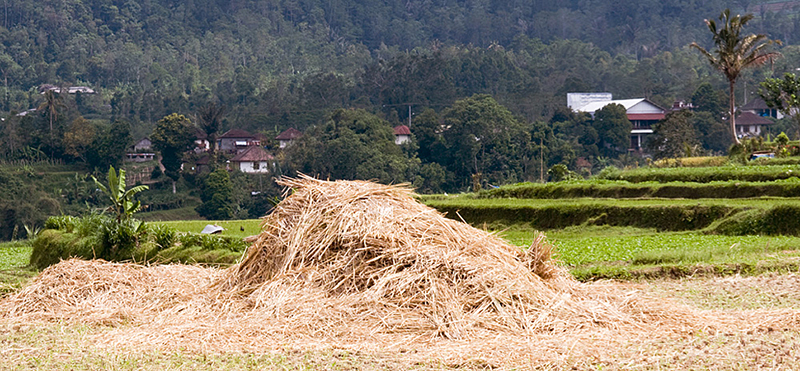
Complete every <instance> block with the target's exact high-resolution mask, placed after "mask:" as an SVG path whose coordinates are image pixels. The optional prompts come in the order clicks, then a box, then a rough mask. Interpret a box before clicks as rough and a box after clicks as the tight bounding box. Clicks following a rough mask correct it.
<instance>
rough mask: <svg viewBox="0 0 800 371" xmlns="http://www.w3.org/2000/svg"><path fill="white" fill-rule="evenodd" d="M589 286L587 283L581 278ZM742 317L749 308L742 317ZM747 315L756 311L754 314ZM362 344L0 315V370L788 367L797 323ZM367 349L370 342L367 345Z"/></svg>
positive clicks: (689, 283)
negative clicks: (167, 337)
mask: <svg viewBox="0 0 800 371" xmlns="http://www.w3.org/2000/svg"><path fill="white" fill-rule="evenodd" d="M599 284H600V285H613V286H617V287H618V288H619V289H620V290H624V291H627V292H635V293H636V295H641V296H648V297H652V298H656V299H658V300H663V301H669V302H673V303H674V305H676V306H680V305H686V306H689V307H693V308H697V309H698V310H701V311H705V312H708V313H714V314H716V315H722V316H728V317H731V318H734V319H735V318H736V317H737V316H742V315H745V314H747V313H752V311H765V310H766V311H775V310H782V309H790V308H798V307H800V290H798V288H800V277H799V276H797V275H793V274H780V275H779V274H767V275H762V276H757V277H703V278H698V279H693V278H687V279H683V280H658V281H651V282H640V283H599ZM589 285H590V286H589V287H591V285H595V284H589ZM751 318H752V317H751ZM755 318H758V317H757V316H756V317H755ZM407 340H408V339H407V338H405V337H404V336H398V337H397V341H398V343H397V344H396V345H388V346H378V347H363V346H356V347H353V346H352V345H346V344H339V343H338V342H337V341H336V339H317V340H308V341H307V342H306V341H303V340H299V341H298V340H297V339H295V341H290V340H289V339H288V338H287V339H282V338H280V337H278V338H276V337H269V336H268V337H262V338H253V339H246V338H240V339H228V340H227V341H226V343H225V344H224V345H223V346H220V347H218V348H217V347H209V346H207V347H202V346H201V347H198V346H197V345H198V344H196V343H193V342H192V341H191V340H190V339H187V340H186V343H185V344H183V345H182V346H177V347H176V346H174V345H170V346H164V345H159V344H153V343H149V342H148V340H147V338H143V337H142V333H141V329H140V328H137V325H135V324H126V323H124V322H123V323H119V324H114V325H108V324H106V325H104V324H80V323H66V322H62V323H59V322H47V321H45V322H30V323H26V324H20V323H14V324H12V323H9V322H7V321H0V353H2V357H0V369H3V370H12V369H54V370H100V369H114V370H139V369H169V370H176V369H179V370H195V369H226V370H244V369H279V370H307V369H325V370H405V369H418V370H439V369H469V370H473V369H475V370H481V369H520V370H523V369H586V370H598V369H602V370H617V369H636V370H659V369H674V370H678V369H714V370H728V369H730V370H755V369H771V370H779V369H786V370H794V369H798V367H800V361H799V359H800V332H799V331H798V327H797V326H795V325H792V326H785V327H778V326H776V327H771V326H763V327H759V326H757V323H752V322H745V321H742V322H740V323H739V325H738V326H737V325H736V323H735V322H734V323H733V324H732V325H731V327H730V328H718V329H705V330H698V331H686V332H683V333H670V332H648V331H614V330H610V329H601V328H595V329H591V330H576V331H571V332H564V333H557V334H553V333H547V332H542V333H534V334H520V335H519V336H513V335H509V334H504V335H503V336H500V337H498V338H494V339H464V340H450V339H445V338H432V339H424V340H423V341H419V340H417V341H414V344H413V345H411V344H408V343H405V342H407ZM370 348H371V349H370Z"/></svg>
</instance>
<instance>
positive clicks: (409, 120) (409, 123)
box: [408, 104, 411, 128]
mask: <svg viewBox="0 0 800 371" xmlns="http://www.w3.org/2000/svg"><path fill="white" fill-rule="evenodd" d="M408 127H409V128H411V105H410V104H409V105H408Z"/></svg>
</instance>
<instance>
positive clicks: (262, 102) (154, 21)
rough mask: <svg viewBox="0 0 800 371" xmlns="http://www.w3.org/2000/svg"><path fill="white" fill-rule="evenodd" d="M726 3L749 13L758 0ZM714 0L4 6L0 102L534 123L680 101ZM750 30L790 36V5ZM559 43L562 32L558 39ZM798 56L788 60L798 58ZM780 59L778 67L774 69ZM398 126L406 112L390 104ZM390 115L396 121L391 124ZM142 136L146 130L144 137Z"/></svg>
mask: <svg viewBox="0 0 800 371" xmlns="http://www.w3.org/2000/svg"><path fill="white" fill-rule="evenodd" d="M739 3H740V4H736V6H739V7H744V6H747V7H749V9H751V10H752V9H757V8H756V7H755V6H754V4H755V3H756V2H754V1H741V2H739ZM726 6H730V5H729V4H728V3H726V2H723V1H687V2H681V3H679V4H673V3H672V2H660V1H613V2H612V1H574V0H573V1H561V2H547V1H532V2H531V1H488V0H484V1H460V0H458V1H457V0H444V1H435V2H409V1H395V0H390V1H365V0H329V1H319V0H303V1H296V0H274V1H270V0H251V1H245V0H230V1H211V0H207V1H203V0H189V1H170V0H86V1H78V0H59V1H51V2H46V3H42V2H38V1H34V0H15V1H7V0H6V1H4V2H3V4H2V14H1V15H0V16H2V26H3V27H2V28H0V44H2V48H1V49H0V75H2V76H1V77H2V79H3V80H2V83H3V85H4V88H5V89H6V91H7V94H5V99H4V100H3V104H2V108H3V109H4V110H6V111H10V110H15V111H22V110H25V109H28V108H34V107H35V106H36V105H37V104H38V100H39V99H40V97H39V96H38V95H36V94H37V93H38V92H36V91H35V90H34V88H35V87H38V86H40V85H42V84H55V85H61V84H65V85H80V84H86V85H89V86H91V87H93V88H95V89H98V91H100V92H101V99H100V100H99V102H96V106H92V105H91V104H87V105H86V107H81V114H83V115H84V116H87V117H98V118H126V119H128V120H130V121H132V122H134V123H137V122H141V123H144V124H145V125H147V124H152V123H154V122H155V121H157V120H158V119H159V118H161V117H163V116H165V115H167V114H169V113H172V112H183V113H188V112H191V111H193V110H194V109H195V107H196V106H198V105H199V104H202V103H204V102H206V101H208V100H210V99H212V98H219V99H220V100H221V101H222V102H223V103H224V104H226V105H227V106H229V107H231V108H233V109H231V110H230V112H231V115H230V117H229V118H228V120H229V122H231V123H232V124H233V123H235V124H236V125H244V126H250V127H251V128H252V129H257V128H262V129H263V128H264V127H267V126H269V127H273V128H274V126H276V125H277V126H278V127H279V129H280V127H285V126H287V125H294V122H296V121H298V120H299V121H301V122H302V124H301V125H299V126H303V124H308V123H310V122H314V121H315V120H316V119H318V118H319V117H321V116H322V114H320V113H319V110H326V109H328V108H330V107H341V106H351V105H356V106H362V107H365V106H369V107H374V106H376V107H379V108H381V107H382V108H384V109H383V111H384V112H386V113H389V111H391V108H388V109H387V108H386V107H387V106H389V107H391V105H392V104H406V103H414V104H416V105H420V106H425V105H429V106H431V107H434V108H436V107H441V105H445V104H450V103H452V102H453V101H454V99H455V98H459V97H465V96H469V95H472V94H475V93H488V94H492V95H493V96H495V97H496V98H498V99H499V100H500V101H501V103H503V104H506V105H508V106H509V107H511V108H512V110H513V111H514V112H515V113H517V114H520V115H523V116H524V117H525V118H526V119H528V120H533V119H537V118H539V117H541V116H544V117H547V116H548V115H550V114H552V108H553V107H556V106H559V105H562V104H563V100H564V98H563V93H564V92H566V91H574V90H589V91H591V90H602V91H610V92H612V93H614V94H615V97H617V96H618V97H631V96H648V97H655V98H656V100H657V101H658V100H661V101H663V102H668V103H671V102H669V101H670V100H672V99H674V98H681V99H687V98H688V97H689V95H690V94H691V92H692V91H693V90H694V88H695V87H696V85H697V82H698V81H699V80H708V79H711V81H712V82H717V80H718V78H717V77H716V76H714V75H711V76H710V77H709V75H710V73H709V70H708V68H707V67H706V66H705V64H704V62H703V61H702V60H700V58H699V56H697V55H696V54H694V53H691V52H688V51H686V49H685V46H686V45H687V44H689V43H690V42H692V41H700V42H701V43H703V44H708V43H710V38H709V37H708V36H709V35H707V29H706V28H705V25H704V24H703V18H711V17H715V16H716V15H718V14H719V12H720V11H721V10H722V9H723V8H725V7H726ZM752 24H753V29H752V31H753V32H765V33H768V34H769V35H770V36H771V37H773V38H778V39H782V40H783V41H784V42H785V43H787V44H793V43H795V42H796V40H794V38H795V35H797V34H799V32H798V31H800V23H798V21H797V17H795V16H794V14H793V13H792V12H791V11H786V10H781V11H780V12H779V13H772V12H766V13H764V14H759V15H758V17H757V19H756V20H755V21H754V22H752ZM566 40H569V41H566ZM792 63H793V62H792ZM778 68H780V66H779V67H778ZM397 111H398V112H399V115H400V116H401V117H400V119H404V118H405V117H403V115H406V113H405V111H404V110H403V109H401V108H399V109H397ZM390 119H395V117H390ZM142 131H143V132H144V131H146V130H142Z"/></svg>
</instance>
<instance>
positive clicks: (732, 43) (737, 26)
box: [690, 9, 780, 143]
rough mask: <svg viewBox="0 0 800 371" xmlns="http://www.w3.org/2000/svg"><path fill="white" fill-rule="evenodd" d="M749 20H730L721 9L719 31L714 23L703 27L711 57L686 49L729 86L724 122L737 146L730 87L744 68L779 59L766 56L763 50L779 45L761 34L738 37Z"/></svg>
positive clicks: (727, 14)
mask: <svg viewBox="0 0 800 371" xmlns="http://www.w3.org/2000/svg"><path fill="white" fill-rule="evenodd" d="M751 19H753V15H752V14H747V15H745V16H739V15H736V16H733V17H731V10H730V9H725V10H724V11H723V12H722V14H720V16H719V20H720V21H721V22H722V23H723V25H722V27H721V28H717V23H716V22H715V21H714V20H708V19H706V20H705V22H706V25H708V29H709V30H710V31H711V33H712V34H713V41H714V45H715V46H716V49H715V50H714V52H713V54H712V53H711V52H709V51H707V50H706V49H704V48H703V47H701V46H700V45H698V44H697V43H696V42H693V43H692V44H691V45H690V46H691V47H693V48H695V49H697V50H699V51H700V53H702V54H703V55H704V56H705V57H706V59H708V62H709V63H710V64H711V66H712V67H714V68H716V69H718V70H720V71H721V72H722V74H723V75H725V78H727V79H728V83H729V90H730V91H729V93H730V96H729V98H728V99H729V100H728V120H729V121H730V126H731V135H732V136H733V140H734V142H736V143H739V138H737V137H736V106H735V98H736V96H735V95H734V85H735V84H736V80H737V79H738V78H739V74H740V73H741V72H742V70H744V69H746V68H751V67H756V66H760V65H763V64H764V63H766V62H768V61H772V60H774V59H775V58H776V57H778V56H779V55H780V53H778V52H767V51H766V50H765V49H766V47H767V46H769V45H771V44H773V43H777V44H780V41H773V40H769V39H767V36H766V35H763V34H757V35H756V34H750V35H746V36H742V35H741V32H742V28H743V27H744V26H745V25H746V24H747V22H749V21H750V20H751Z"/></svg>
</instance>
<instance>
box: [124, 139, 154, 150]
mask: <svg viewBox="0 0 800 371" xmlns="http://www.w3.org/2000/svg"><path fill="white" fill-rule="evenodd" d="M152 146H153V142H151V141H150V138H148V137H144V138H142V139H139V141H138V142H136V143H135V144H134V145H132V146H130V147H128V151H129V152H148V151H150V148H151V147H152Z"/></svg>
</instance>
